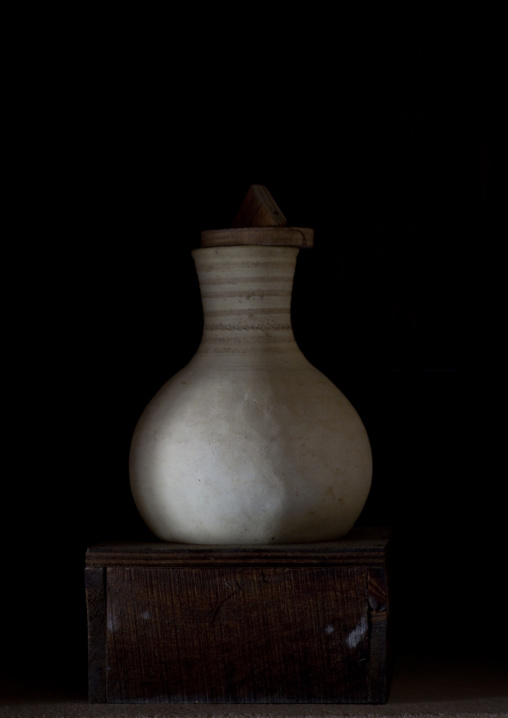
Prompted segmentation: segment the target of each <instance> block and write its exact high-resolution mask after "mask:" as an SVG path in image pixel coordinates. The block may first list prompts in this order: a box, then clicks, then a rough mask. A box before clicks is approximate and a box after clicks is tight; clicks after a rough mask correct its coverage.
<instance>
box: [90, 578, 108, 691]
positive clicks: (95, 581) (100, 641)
mask: <svg viewBox="0 0 508 718" xmlns="http://www.w3.org/2000/svg"><path fill="white" fill-rule="evenodd" d="M104 573H105V572H104V569H103V568H98V567H94V568H88V567H87V568H85V596H86V610H87V622H88V699H89V701H90V703H104V702H105V701H106V620H107V618H106V586H105V576H104Z"/></svg>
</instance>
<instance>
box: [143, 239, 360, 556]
mask: <svg viewBox="0 0 508 718" xmlns="http://www.w3.org/2000/svg"><path fill="white" fill-rule="evenodd" d="M299 251H300V250H299V248H298V247H295V246H255V245H250V246H249V245H248V246H217V247H202V248H200V249H196V250H194V251H193V258H194V261H195V265H196V269H197V273H198V279H199V284H200V290H201V296H202V303H203V314H204V329H203V337H202V341H201V344H200V346H199V349H198V351H197V353H196V354H195V356H194V357H193V358H192V360H191V361H190V363H189V364H188V365H187V366H186V367H184V368H183V369H182V370H181V371H180V372H178V373H177V374H176V375H175V376H173V377H172V378H171V379H170V380H169V381H168V382H167V383H166V384H165V385H164V386H163V387H162V388H161V389H160V390H159V392H158V393H157V394H156V396H155V397H154V398H153V399H152V401H151V402H150V403H149V405H148V406H147V407H146V409H145V411H144V413H143V414H142V416H141V418H140V419H139V422H138V424H137V426H136V429H135V432H134V435H133V438H132V444H131V452H130V482H131V489H132V493H133V497H134V500H135V503H136V505H137V507H138V510H139V512H140V513H141V516H142V517H143V519H144V521H145V522H146V524H147V525H148V527H149V528H150V529H151V530H152V532H153V533H154V534H155V535H156V536H157V537H158V538H160V539H162V540H164V541H175V542H187V543H202V544H270V543H295V542H312V541H327V540H333V539H336V538H339V537H341V536H344V535H345V534H346V533H347V532H348V531H349V530H350V529H351V528H352V526H353V524H354V523H355V521H356V520H357V518H358V516H359V514H360V512H361V511H362V509H363V506H364V504H365V502H366V499H367V496H368V493H369V490H370V485H371V474H372V457H371V449H370V444H369V439H368V437H367V433H366V431H365V428H364V426H363V424H362V421H361V420H360V417H359V416H358V414H357V412H356V411H355V409H354V408H353V406H352V405H351V404H350V402H349V401H348V400H347V399H346V397H345V396H344V395H343V394H342V393H341V392H340V391H339V389H338V388H337V387H336V386H335V385H334V384H332V382H331V381H329V380H328V379H327V378H326V377H325V376H324V375H323V374H322V373H321V372H320V371H318V370H317V369H316V368H315V367H314V366H312V365H311V364H310V363H309V362H308V361H307V359H306V358H305V357H304V356H303V354H302V353H301V351H300V349H299V348H298V346H297V344H296V341H295V338H294V335H293V331H292V327H291V315H290V310H291V294H292V287H293V277H294V271H295V266H296V260H297V255H298V252H299Z"/></svg>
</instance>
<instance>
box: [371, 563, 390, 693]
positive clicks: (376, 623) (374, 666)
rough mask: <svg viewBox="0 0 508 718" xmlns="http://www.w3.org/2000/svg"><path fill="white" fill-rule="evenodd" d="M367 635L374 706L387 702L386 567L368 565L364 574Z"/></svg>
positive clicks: (388, 669)
mask: <svg viewBox="0 0 508 718" xmlns="http://www.w3.org/2000/svg"><path fill="white" fill-rule="evenodd" d="M367 588H368V602H369V632H370V670H369V699H370V701H375V702H377V703H385V702H386V701H387V700H388V691H389V685H390V671H391V666H390V655H389V653H388V649H389V636H388V610H389V596H388V583H387V573H386V566H371V567H370V568H369V571H368V582H367Z"/></svg>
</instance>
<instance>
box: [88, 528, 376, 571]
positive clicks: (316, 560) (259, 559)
mask: <svg viewBox="0 0 508 718" xmlns="http://www.w3.org/2000/svg"><path fill="white" fill-rule="evenodd" d="M389 540H390V529H389V528H375V529H372V528H370V527H358V528H355V529H353V530H352V531H351V532H350V533H349V534H348V535H347V536H346V537H344V538H342V539H339V540H338V541H330V542H322V543H311V544H309V543H306V544H268V545H241V546H209V545H199V544H179V543H165V542H162V541H154V542H145V543H135V542H116V543H107V544H97V545H95V546H91V547H90V548H89V549H88V550H87V553H86V565H87V566H122V565H125V566H154V567H155V566H160V567H162V566H168V567H177V566H185V567H188V566H231V565H242V566H265V567H266V566H287V567H289V566H300V567H303V566H347V565H369V566H371V565H376V564H379V565H381V566H384V563H385V558H386V553H387V549H388V544H389Z"/></svg>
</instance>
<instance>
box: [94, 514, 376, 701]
mask: <svg viewBox="0 0 508 718" xmlns="http://www.w3.org/2000/svg"><path fill="white" fill-rule="evenodd" d="M388 540H389V535H388V532H387V531H383V530H370V529H363V528H357V529H354V530H353V531H352V532H351V533H350V534H349V535H348V537H347V538H345V539H343V540H340V541H336V542H333V543H317V544H297V545H296V544H295V545H279V546H277V545H273V546H272V545H270V546H250V545H249V546H195V545H188V544H168V543H155V542H154V543H142V544H129V543H118V544H107V545H106V544H104V545H97V546H93V547H91V548H89V549H88V551H87V555H86V569H85V573H86V598H87V612H88V642H89V700H90V701H91V702H94V703H100V702H107V703H152V702H154V703H155V702H162V703H384V702H385V701H386V699H387V694H388V688H389V657H388V588H387V584H388V582H387V566H386V559H387V547H388Z"/></svg>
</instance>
